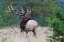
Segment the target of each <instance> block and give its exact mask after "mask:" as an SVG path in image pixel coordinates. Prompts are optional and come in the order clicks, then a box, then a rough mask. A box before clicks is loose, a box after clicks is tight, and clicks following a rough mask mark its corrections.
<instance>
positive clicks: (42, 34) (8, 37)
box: [0, 26, 53, 42]
mask: <svg viewBox="0 0 64 42" xmlns="http://www.w3.org/2000/svg"><path fill="white" fill-rule="evenodd" d="M36 33H37V34H36V35H37V36H36V37H35V36H33V33H32V32H29V33H28V37H26V33H25V32H22V33H21V32H20V29H19V27H13V28H11V27H7V28H5V29H0V42H49V40H48V39H49V38H48V36H50V35H52V34H53V32H52V31H50V30H48V27H40V26H39V27H38V28H37V30H36Z"/></svg>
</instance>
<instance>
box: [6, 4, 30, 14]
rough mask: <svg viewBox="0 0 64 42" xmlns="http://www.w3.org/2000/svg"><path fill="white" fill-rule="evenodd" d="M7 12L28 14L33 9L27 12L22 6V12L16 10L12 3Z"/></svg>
mask: <svg viewBox="0 0 64 42" xmlns="http://www.w3.org/2000/svg"><path fill="white" fill-rule="evenodd" d="M6 12H10V13H15V14H17V15H24V14H25V15H27V14H30V13H31V11H28V10H27V12H26V11H24V9H23V8H22V6H21V12H18V11H15V10H14V8H13V7H12V5H11V4H10V6H8V10H6ZM25 12H26V13H25Z"/></svg>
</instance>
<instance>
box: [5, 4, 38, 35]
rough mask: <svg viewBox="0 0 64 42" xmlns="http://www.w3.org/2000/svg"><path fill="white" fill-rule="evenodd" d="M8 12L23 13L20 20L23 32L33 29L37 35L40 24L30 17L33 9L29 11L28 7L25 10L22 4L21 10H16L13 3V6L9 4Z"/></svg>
mask: <svg viewBox="0 0 64 42" xmlns="http://www.w3.org/2000/svg"><path fill="white" fill-rule="evenodd" d="M10 8H11V9H10ZM6 12H10V13H15V14H17V15H21V16H22V19H21V21H20V29H21V32H22V31H25V32H26V34H27V33H28V32H29V31H32V32H33V34H34V35H36V28H37V26H38V23H37V22H36V21H35V20H31V18H30V17H28V14H30V13H31V10H30V11H28V10H27V9H25V10H24V9H23V8H22V6H21V12H15V11H14V9H13V7H12V5H11V6H8V10H6Z"/></svg>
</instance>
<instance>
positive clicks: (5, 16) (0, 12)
mask: <svg viewBox="0 0 64 42" xmlns="http://www.w3.org/2000/svg"><path fill="white" fill-rule="evenodd" d="M5 2H6V1H4V0H3V2H2V5H0V28H1V27H5V26H11V25H13V24H15V23H16V22H17V19H18V18H17V16H16V15H14V14H10V13H7V12H6V10H7V5H6V3H5Z"/></svg>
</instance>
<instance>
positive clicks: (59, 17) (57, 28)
mask: <svg viewBox="0 0 64 42" xmlns="http://www.w3.org/2000/svg"><path fill="white" fill-rule="evenodd" d="M52 13H53V15H52V18H48V20H47V21H48V25H49V26H50V27H52V28H53V32H54V35H53V38H54V40H58V41H60V42H64V40H63V39H64V14H63V13H62V12H61V10H60V8H59V7H58V6H57V5H56V6H55V7H54V8H53V11H52ZM60 36H62V38H60Z"/></svg>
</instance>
